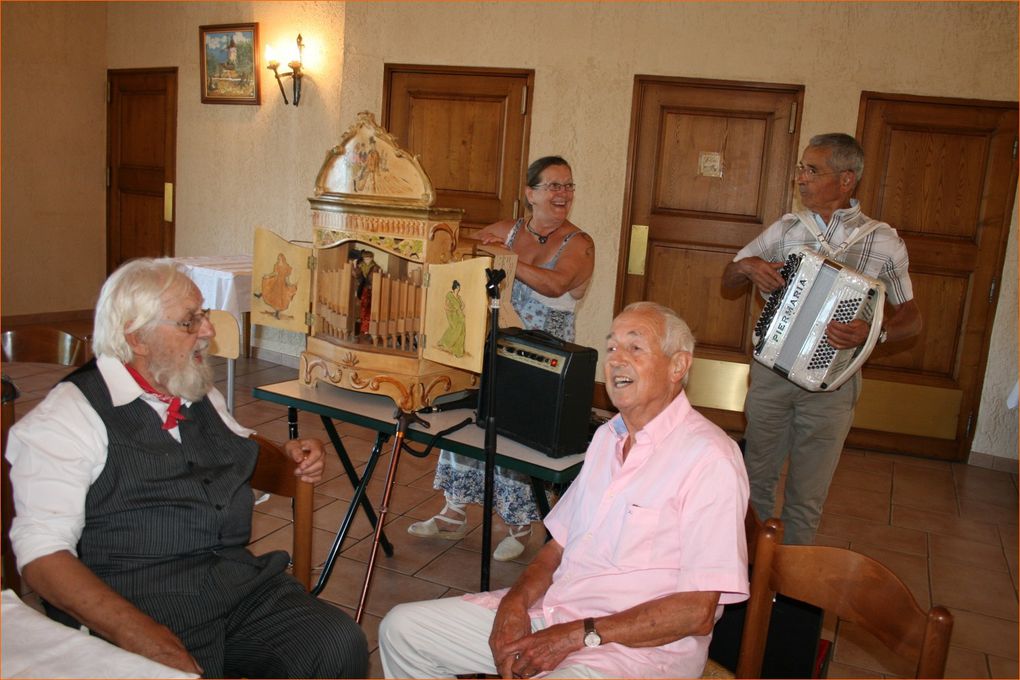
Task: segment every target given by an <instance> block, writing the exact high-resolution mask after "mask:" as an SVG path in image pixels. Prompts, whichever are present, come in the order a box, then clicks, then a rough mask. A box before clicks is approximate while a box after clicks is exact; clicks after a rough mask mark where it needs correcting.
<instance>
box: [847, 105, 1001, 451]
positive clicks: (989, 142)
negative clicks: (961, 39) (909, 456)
mask: <svg viewBox="0 0 1020 680" xmlns="http://www.w3.org/2000/svg"><path fill="white" fill-rule="evenodd" d="M857 137H858V139H859V140H861V143H862V145H863V146H864V152H865V170H864V177H863V179H862V180H861V184H860V186H859V188H858V197H859V199H860V201H861V204H862V206H863V208H864V211H865V213H866V214H868V215H870V216H872V217H874V218H876V219H880V220H882V221H884V222H888V223H889V224H891V225H892V226H893V227H895V228H896V230H897V231H898V232H899V234H900V236H901V237H902V238H903V240H904V241H905V242H906V244H907V251H908V252H909V254H910V274H911V280H912V282H913V286H914V298H915V299H916V300H917V304H918V306H919V307H920V309H921V313H922V316H923V319H924V331H923V332H922V334H921V336H920V337H919V338H916V339H914V340H912V341H908V342H904V343H895V344H890V345H886V346H881V347H879V348H878V349H877V350H876V351H875V353H874V354H873V355H872V356H871V359H870V360H869V361H868V364H867V367H866V369H865V372H864V377H865V386H864V390H863V392H862V396H861V403H860V405H859V406H858V414H857V418H856V420H855V429H854V431H853V432H852V433H851V435H850V438H849V440H848V441H849V443H851V444H856V445H859V446H868V447H871V448H884V449H894V450H901V451H910V452H915V453H918V454H921V455H928V456H934V457H938V458H944V459H947V460H966V457H967V455H968V453H969V452H970V443H971V439H972V438H973V430H974V423H975V422H976V420H977V410H978V405H979V404H980V401H981V386H982V381H983V379H984V373H985V365H986V360H987V355H988V347H989V342H990V339H991V330H992V322H993V320H994V318H995V304H996V300H997V297H998V295H997V293H998V290H999V288H1000V285H999V281H1000V279H1001V275H1002V263H1003V258H1004V256H1005V250H1006V241H1007V238H1008V236H1009V225H1010V219H1011V213H1012V209H1013V199H1014V193H1015V190H1016V182H1017V150H1016V149H1017V103H1016V102H983V101H973V100H957V99H943V98H925V97H912V96H905V95H883V94H878V93H873V92H865V93H863V94H862V96H861V108H860V113H859V118H858V124H857Z"/></svg>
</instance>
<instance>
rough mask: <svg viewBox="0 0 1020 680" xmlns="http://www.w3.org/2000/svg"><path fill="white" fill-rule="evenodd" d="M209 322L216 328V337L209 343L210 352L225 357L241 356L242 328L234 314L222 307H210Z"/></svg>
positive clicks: (234, 357)
mask: <svg viewBox="0 0 1020 680" xmlns="http://www.w3.org/2000/svg"><path fill="white" fill-rule="evenodd" d="M209 322H210V323H211V324H212V325H213V328H215V329H216V337H215V338H213V340H212V342H211V343H209V354H212V355H213V356H216V357H223V358H224V359H236V358H237V357H239V356H241V329H240V328H239V327H238V325H237V319H236V318H234V315H233V314H231V313H230V312H225V311H223V310H222V309H210V310H209Z"/></svg>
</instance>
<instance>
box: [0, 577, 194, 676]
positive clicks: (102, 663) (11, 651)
mask: <svg viewBox="0 0 1020 680" xmlns="http://www.w3.org/2000/svg"><path fill="white" fill-rule="evenodd" d="M2 599H3V611H2V613H0V614H2V616H0V621H2V624H0V627H2V629H3V640H2V646H0V657H2V661H0V664H2V667H3V677H5V678H197V677H199V676H197V675H195V674H193V673H185V672H184V671H179V670H177V669H176V668H171V667H170V666H165V665H163V664H161V663H158V662H156V661H153V660H152V659H147V658H145V657H144V656H139V655H138V654H135V653H133V652H129V651H126V650H123V649H121V648H120V647H116V646H114V645H111V644H110V643H109V642H106V641H105V640H102V639H100V638H98V637H96V636H94V635H89V634H88V633H85V632H82V631H81V630H78V629H75V628H70V627H68V626H65V625H64V624H62V623H57V622H56V621H54V620H52V619H50V618H47V617H46V616H45V615H44V614H41V613H39V612H38V611H36V610H35V609H33V608H32V607H29V606H28V605H27V604H25V603H24V602H22V601H21V599H20V598H18V596H17V595H16V594H15V593H14V591H13V590H4V591H3V594H2Z"/></svg>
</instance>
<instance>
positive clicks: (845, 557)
mask: <svg viewBox="0 0 1020 680" xmlns="http://www.w3.org/2000/svg"><path fill="white" fill-rule="evenodd" d="M782 538H783V524H782V522H781V521H779V520H778V519H774V518H773V519H770V520H768V521H766V522H765V526H764V528H763V530H762V531H761V532H760V533H759V534H758V540H757V546H756V551H755V552H756V554H755V560H754V569H753V571H752V574H751V597H750V599H749V601H748V610H747V620H746V622H745V624H744V633H743V637H742V638H741V644H740V657H739V660H738V662H737V677H738V678H757V677H759V673H760V671H761V665H762V657H763V655H764V652H765V640H766V637H767V634H768V624H769V615H770V613H771V611H772V599H773V597H774V596H775V594H776V593H782V594H784V595H787V596H789V597H793V598H796V599H798V600H801V601H803V602H808V603H810V604H813V605H815V606H817V607H821V608H822V609H824V610H827V611H831V612H832V613H834V614H835V615H836V616H838V617H839V618H841V619H843V620H844V621H852V622H854V623H856V624H858V625H860V626H861V627H862V628H864V629H865V630H867V631H868V632H870V633H871V634H873V635H874V636H875V637H877V638H878V639H879V640H880V641H881V642H882V644H884V645H885V646H886V647H888V648H889V649H890V650H891V651H892V652H894V653H895V654H897V655H899V656H902V657H906V658H909V659H911V661H912V662H913V663H914V670H915V674H914V677H918V678H941V677H943V674H944V673H945V668H946V655H947V654H948V652H949V637H950V634H951V633H952V630H953V616H952V614H950V613H949V611H948V610H946V609H945V608H943V607H932V608H931V609H930V610H929V611H927V612H925V611H924V610H922V609H921V608H920V607H919V606H918V604H917V601H916V600H915V599H914V596H913V594H911V592H910V590H909V589H908V588H907V586H906V585H905V584H904V583H903V581H901V580H900V579H899V577H898V576H896V575H895V574H894V573H893V572H892V571H890V570H889V569H888V568H887V567H886V566H884V565H883V564H881V563H880V562H878V561H876V560H874V559H872V558H870V557H868V556H866V555H862V554H860V553H857V552H854V551H852V550H847V549H844V548H831V547H826V546H802V545H781V541H782Z"/></svg>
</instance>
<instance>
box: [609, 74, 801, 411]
mask: <svg viewBox="0 0 1020 680" xmlns="http://www.w3.org/2000/svg"><path fill="white" fill-rule="evenodd" d="M803 96H804V88H803V86H800V85H773V84H763V83H740V82H727V81H711V80H696V79H688V78H658V77H651V76H637V77H636V78H635V87H634V105H633V111H632V115H631V141H630V157H629V163H628V172H627V195H626V198H625V207H624V223H623V228H622V230H621V239H620V259H619V262H620V266H619V271H618V277H617V294H616V305H615V311H619V310H620V309H621V308H622V307H623V306H624V305H626V304H628V303H630V302H633V301H636V300H654V301H656V302H660V303H662V304H664V305H667V306H669V307H672V308H673V309H675V310H676V311H677V312H678V313H679V314H680V315H681V316H682V317H684V319H685V320H686V321H687V322H688V323H689V324H690V326H691V329H692V330H693V331H694V335H695V337H696V338H697V341H698V345H697V352H696V358H695V366H694V367H693V368H692V371H691V384H690V385H689V387H688V394H689V395H690V397H691V400H692V402H694V403H695V404H696V405H698V406H701V407H703V408H705V409H706V412H709V415H710V416H711V417H713V418H715V419H716V421H717V422H719V423H720V424H721V425H723V426H724V427H727V428H729V429H734V430H740V429H743V422H742V413H741V412H742V410H743V393H744V392H745V391H746V380H747V364H748V362H749V360H750V337H751V328H752V325H753V323H754V320H755V318H757V312H758V309H760V301H759V300H758V296H757V295H756V294H754V293H753V292H752V289H751V288H750V287H747V288H746V289H744V290H741V291H735V292H734V291H724V290H723V288H722V273H723V269H725V267H726V264H727V263H728V262H729V261H730V260H732V259H733V256H734V255H735V254H736V252H737V251H738V250H740V248H742V247H743V246H744V245H745V244H746V243H748V242H749V241H751V240H752V239H753V238H754V237H755V236H757V235H758V234H759V233H760V232H761V231H762V229H764V228H765V227H767V226H768V225H769V224H771V223H772V222H773V221H775V220H776V219H778V218H779V217H780V216H781V215H782V214H783V213H785V212H787V211H788V210H789V209H790V201H791V196H792V189H793V168H794V165H795V164H796V161H797V140H798V130H799V125H800V113H799V112H800V110H801V103H802V101H803ZM711 409H714V410H718V412H714V411H710V410H711Z"/></svg>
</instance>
